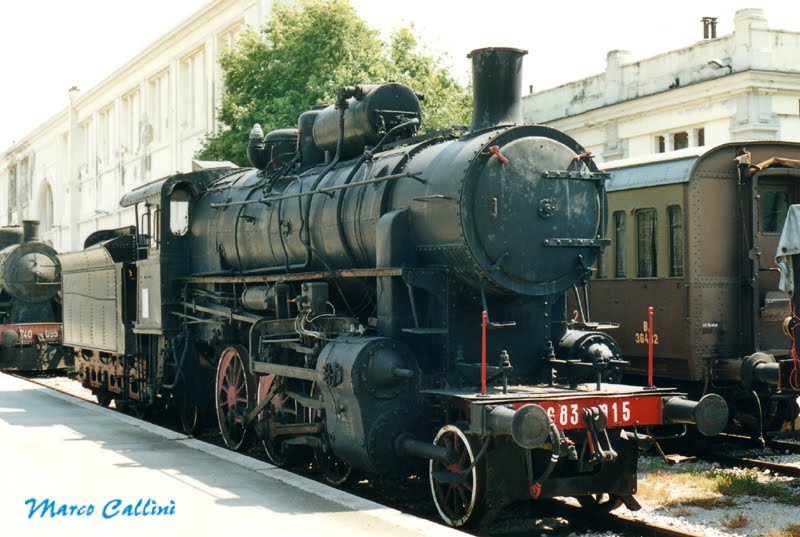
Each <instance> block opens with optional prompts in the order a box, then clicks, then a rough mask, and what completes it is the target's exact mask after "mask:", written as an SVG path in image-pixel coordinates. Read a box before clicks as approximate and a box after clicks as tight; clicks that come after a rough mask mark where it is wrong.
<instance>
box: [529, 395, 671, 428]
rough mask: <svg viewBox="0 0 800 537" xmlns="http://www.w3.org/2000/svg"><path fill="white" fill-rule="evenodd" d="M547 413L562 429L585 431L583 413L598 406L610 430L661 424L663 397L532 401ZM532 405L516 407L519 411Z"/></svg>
mask: <svg viewBox="0 0 800 537" xmlns="http://www.w3.org/2000/svg"><path fill="white" fill-rule="evenodd" d="M531 402H533V403H535V404H537V405H539V406H541V407H542V408H544V409H545V410H546V411H547V415H548V416H549V417H550V419H551V420H552V421H553V423H555V424H556V426H557V427H558V428H559V429H585V428H586V421H585V420H584V419H583V410H584V409H586V408H591V407H598V408H600V409H601V410H603V411H604V412H605V414H606V416H608V426H609V427H624V426H627V425H657V424H660V423H661V398H660V397H657V396H648V397H617V398H608V397H592V398H586V399H566V400H564V401H531ZM525 404H528V403H519V404H515V405H514V406H515V407H516V408H519V407H521V406H523V405H525Z"/></svg>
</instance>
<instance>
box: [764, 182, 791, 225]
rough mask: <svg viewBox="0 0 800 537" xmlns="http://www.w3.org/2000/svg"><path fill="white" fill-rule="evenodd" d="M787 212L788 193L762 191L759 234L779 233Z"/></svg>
mask: <svg viewBox="0 0 800 537" xmlns="http://www.w3.org/2000/svg"><path fill="white" fill-rule="evenodd" d="M788 211H789V193H788V192H786V191H775V190H764V191H762V192H761V233H780V232H781V231H782V230H783V223H784V222H785V221H786V213H787V212H788Z"/></svg>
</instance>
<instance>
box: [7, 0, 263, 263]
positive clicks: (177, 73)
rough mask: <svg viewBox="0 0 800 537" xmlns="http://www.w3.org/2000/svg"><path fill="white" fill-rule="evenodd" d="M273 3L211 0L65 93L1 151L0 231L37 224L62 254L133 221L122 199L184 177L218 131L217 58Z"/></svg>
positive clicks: (260, 21)
mask: <svg viewBox="0 0 800 537" xmlns="http://www.w3.org/2000/svg"><path fill="white" fill-rule="evenodd" d="M272 3H273V2H272V0H213V1H210V2H209V3H208V4H206V5H205V6H204V7H203V8H202V9H200V11H198V12H197V13H195V14H194V15H192V16H191V17H190V18H188V19H187V20H186V21H184V22H183V23H181V24H180V25H179V26H177V27H176V28H175V29H173V30H172V31H171V32H169V33H168V34H167V35H165V36H163V37H162V38H160V39H159V40H158V41H157V42H155V43H153V44H152V45H151V46H150V47H148V48H147V49H145V50H144V51H142V52H141V53H140V54H139V55H138V56H136V57H135V58H133V59H132V60H131V61H130V62H128V63H127V64H126V65H124V66H123V67H122V68H120V69H118V70H117V71H116V72H114V73H112V74H111V75H110V76H109V77H108V78H106V79H105V80H103V81H102V82H100V83H99V84H98V85H97V86H95V87H93V88H91V89H89V90H88V91H84V92H81V91H79V90H78V89H77V88H72V89H70V90H69V93H68V95H67V92H66V91H65V102H66V103H67V106H66V107H65V108H64V109H63V110H62V111H60V112H59V113H57V114H56V115H54V116H53V117H52V118H51V119H49V120H48V121H46V122H45V123H44V124H43V125H41V126H39V127H38V128H37V129H35V130H34V131H33V132H30V133H28V134H27V135H25V136H23V137H21V138H20V139H19V141H18V142H17V143H15V144H14V145H13V146H11V147H10V148H7V149H5V150H2V149H0V225H14V224H19V223H20V222H21V221H22V220H23V219H34V220H40V221H41V226H40V231H41V233H42V238H43V239H45V240H50V241H52V243H53V246H54V247H55V248H56V249H57V250H58V251H67V250H74V249H77V248H80V247H81V246H82V243H83V240H84V239H85V238H86V236H87V235H88V234H89V233H92V232H93V231H95V230H97V229H100V228H115V227H121V226H124V225H129V224H133V223H134V222H133V219H134V217H133V213H132V212H131V211H130V210H122V209H120V208H119V199H120V198H121V197H122V195H123V194H124V193H125V192H127V191H129V190H131V189H132V188H133V187H136V186H138V185H140V184H143V183H146V182H148V181H151V180H153V179H156V178H158V177H161V176H164V175H168V174H171V173H175V172H176V171H181V172H186V171H191V169H192V159H193V156H194V154H195V153H196V151H197V150H198V149H199V148H200V145H201V142H202V140H203V138H204V137H205V135H206V133H207V132H209V131H210V132H214V131H215V130H216V128H217V121H216V117H215V116H216V106H217V104H218V102H219V97H220V93H221V90H222V83H221V72H220V69H219V66H218V62H217V59H218V56H219V53H220V51H221V50H223V48H224V47H226V46H228V45H230V44H231V43H233V41H234V39H235V38H236V36H237V35H238V33H239V32H240V31H241V30H242V29H243V28H244V27H245V26H246V25H254V26H257V25H259V24H261V23H262V22H263V21H264V20H265V18H266V17H267V16H268V15H269V12H270V10H271V6H272ZM65 90H66V88H65ZM67 97H68V99H67Z"/></svg>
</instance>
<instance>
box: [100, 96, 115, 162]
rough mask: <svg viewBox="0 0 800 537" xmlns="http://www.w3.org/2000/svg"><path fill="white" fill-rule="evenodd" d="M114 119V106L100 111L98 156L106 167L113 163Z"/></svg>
mask: <svg viewBox="0 0 800 537" xmlns="http://www.w3.org/2000/svg"><path fill="white" fill-rule="evenodd" d="M112 121H113V108H112V107H108V108H106V109H105V110H103V111H101V112H100V116H99V118H98V126H97V128H98V131H97V156H98V157H99V158H100V161H101V162H102V164H103V167H104V168H108V167H109V166H110V165H111V122H112Z"/></svg>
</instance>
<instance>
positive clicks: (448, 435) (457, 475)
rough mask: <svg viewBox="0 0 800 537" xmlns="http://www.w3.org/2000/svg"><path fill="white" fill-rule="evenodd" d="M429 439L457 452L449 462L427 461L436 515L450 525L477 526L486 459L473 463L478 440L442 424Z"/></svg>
mask: <svg viewBox="0 0 800 537" xmlns="http://www.w3.org/2000/svg"><path fill="white" fill-rule="evenodd" d="M433 443H434V444H436V445H437V446H442V447H445V448H447V449H450V450H452V451H453V452H455V454H456V455H457V457H456V462H454V463H452V464H448V465H445V464H444V463H441V462H438V461H434V460H431V462H430V466H429V471H430V481H431V494H432V495H433V503H434V504H435V505H436V510H437V511H439V516H441V517H442V519H443V520H444V521H445V522H447V523H448V524H449V525H451V526H454V527H474V526H477V525H478V524H479V523H480V522H481V520H482V518H483V517H484V515H485V514H486V459H485V458H484V459H483V460H479V461H478V462H477V463H475V456H476V455H477V454H478V451H479V449H478V447H479V446H478V442H477V441H476V440H475V439H473V438H470V437H468V436H467V435H466V434H465V433H464V432H463V431H462V430H461V429H459V428H458V427H456V426H454V425H445V426H444V427H442V428H441V429H440V430H439V433H438V434H437V435H436V439H435V440H434V441H433Z"/></svg>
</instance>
